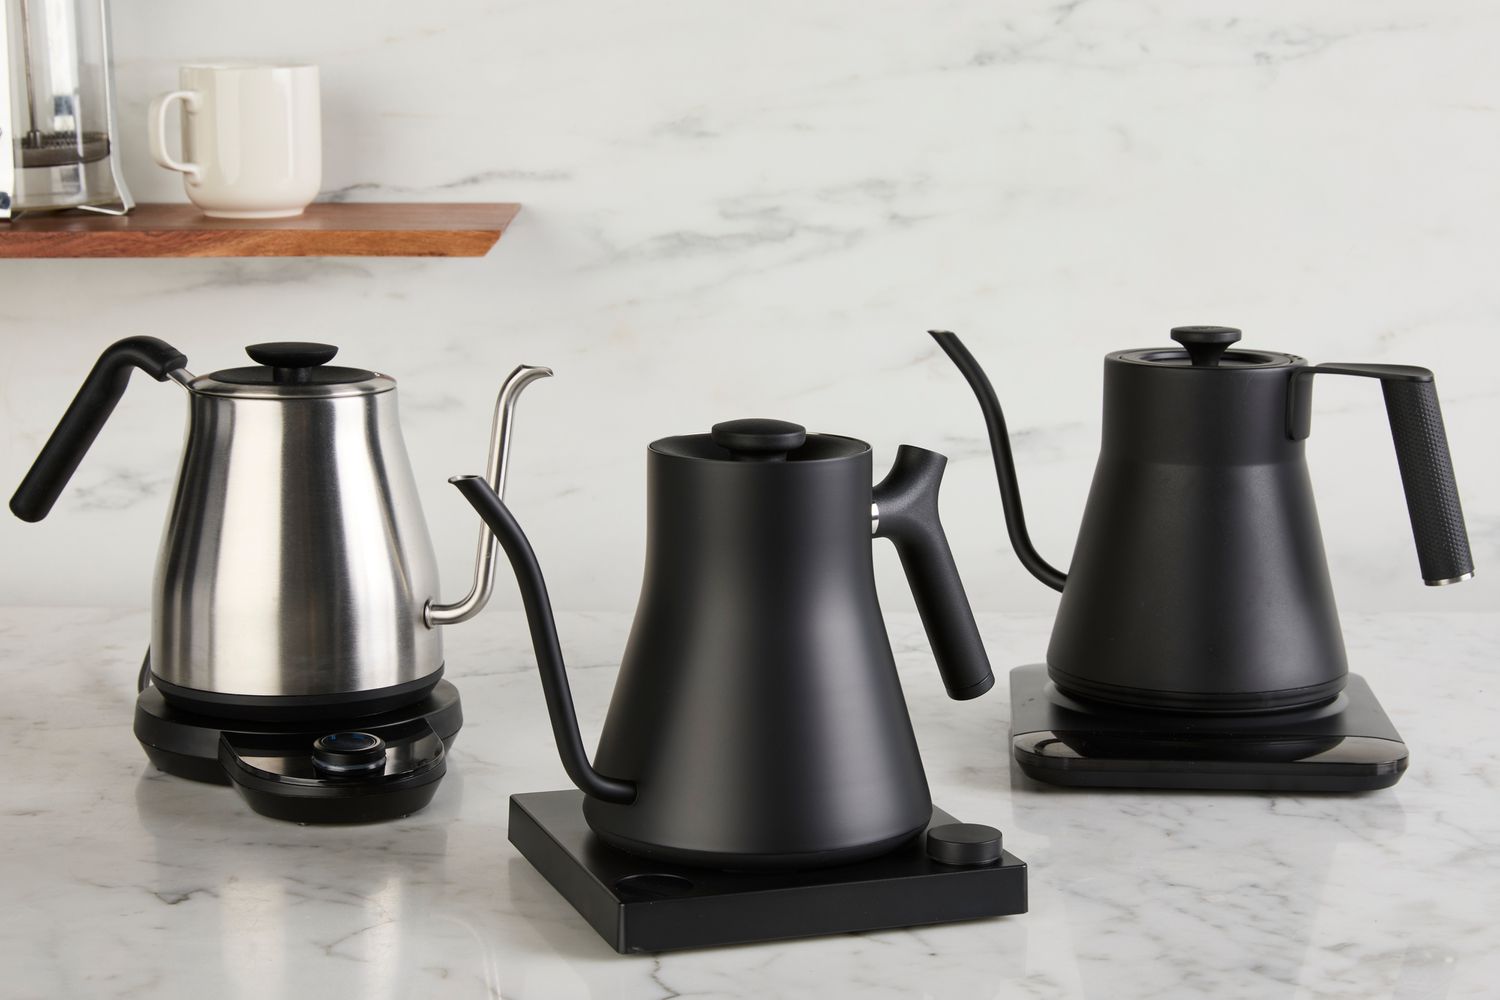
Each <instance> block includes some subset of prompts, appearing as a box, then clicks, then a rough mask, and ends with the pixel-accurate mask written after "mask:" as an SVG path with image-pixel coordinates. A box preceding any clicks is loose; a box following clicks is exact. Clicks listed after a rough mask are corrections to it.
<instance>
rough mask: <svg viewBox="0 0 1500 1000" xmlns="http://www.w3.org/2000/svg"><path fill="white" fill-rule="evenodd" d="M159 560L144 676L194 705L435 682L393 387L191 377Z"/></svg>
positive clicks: (415, 517) (427, 573) (438, 652)
mask: <svg viewBox="0 0 1500 1000" xmlns="http://www.w3.org/2000/svg"><path fill="white" fill-rule="evenodd" d="M187 388H188V390H189V392H190V393H191V394H192V397H191V416H190V422H189V426H188V434H187V445H186V448H185V450H184V452H183V457H182V468H181V471H180V473H179V474H178V478H177V488H176V492H175V494H174V496H173V499H172V507H171V512H170V514H169V515H168V517H167V527H166V532H165V534H164V535H163V536H162V544H161V552H160V555H159V557H158V561H157V568H156V584H155V593H154V596H153V601H152V607H153V621H152V629H151V650H152V655H151V670H152V673H153V675H154V679H155V680H156V682H157V684H158V686H160V687H161V689H162V691H163V692H164V693H167V694H176V695H178V696H179V697H183V696H186V695H187V692H188V691H191V692H193V696H194V697H197V698H198V699H201V700H218V699H220V698H232V699H236V700H243V699H245V698H247V697H248V698H293V699H316V700H326V699H329V698H337V699H342V700H345V701H347V700H348V699H351V698H354V699H385V698H392V697H396V698H399V697H401V696H402V695H405V694H409V693H411V692H413V691H420V690H422V689H424V688H426V687H430V686H431V685H432V684H435V683H436V682H437V680H438V678H439V677H440V675H441V673H442V669H443V642H442V634H441V632H439V630H437V629H434V628H429V627H427V625H426V624H425V622H424V621H423V609H424V607H425V606H426V604H427V602H428V601H430V600H433V599H434V598H435V596H436V595H437V592H438V573H437V561H436V558H435V557H434V555H433V550H432V541H431V539H430V538H429V537H428V533H427V524H426V520H425V519H424V517H423V516H422V506H421V502H420V500H419V499H418V495H417V486H416V482H415V480H414V479H413V477H412V471H411V463H410V461H409V460H408V458H407V453H406V447H405V444H404V442H403V440H402V436H401V426H400V422H399V420H398V418H397V405H396V383H395V380H394V379H391V378H388V377H387V376H384V375H376V376H373V377H371V378H366V379H361V380H359V381H354V382H346V383H331V384H330V383H322V384H319V383H308V384H300V385H299V384H288V385H269V386H261V385H244V384H235V383H231V382H223V381H220V380H218V379H216V378H215V377H214V376H211V375H209V376H200V377H198V378H196V379H193V380H192V381H190V382H189V383H188V386H187Z"/></svg>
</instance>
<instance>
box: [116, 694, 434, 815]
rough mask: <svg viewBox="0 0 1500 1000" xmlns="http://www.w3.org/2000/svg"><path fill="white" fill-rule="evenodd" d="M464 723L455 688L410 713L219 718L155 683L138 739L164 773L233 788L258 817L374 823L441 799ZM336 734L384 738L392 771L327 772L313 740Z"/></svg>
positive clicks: (138, 723)
mask: <svg viewBox="0 0 1500 1000" xmlns="http://www.w3.org/2000/svg"><path fill="white" fill-rule="evenodd" d="M462 724H463V711H462V709H461V707H460V704H459V698H458V689H457V688H455V687H454V686H453V685H452V684H451V683H449V682H448V681H439V682H438V684H437V685H436V686H435V687H433V688H432V690H431V691H430V692H429V693H428V694H427V695H426V696H425V697H424V698H422V699H421V700H419V701H417V702H415V703H413V704H410V705H407V706H405V707H403V708H399V709H396V710H394V711H389V712H384V713H381V714H379V715H368V716H362V717H356V718H344V719H323V720H310V719H299V720H296V721H283V722H256V721H253V720H249V719H226V718H214V717H211V716H207V715H199V714H197V713H194V712H187V711H183V710H182V709H180V708H176V707H174V706H172V705H171V704H169V703H168V702H167V701H166V699H164V698H163V697H162V694H161V692H160V691H159V690H158V689H157V688H156V686H155V685H152V686H150V687H147V688H146V689H145V690H144V691H142V692H141V694H140V697H139V698H137V699H136V706H135V736H136V739H138V740H140V743H141V746H142V747H143V748H144V749H145V751H146V756H147V757H148V758H150V760H151V763H152V764H154V765H155V766H156V767H157V769H158V770H161V771H165V772H166V773H167V774H172V775H176V776H178V777H182V778H189V779H192V780H194V781H204V782H212V783H214V784H220V785H233V786H234V788H235V790H236V791H237V792H239V793H240V795H241V796H242V797H243V798H244V799H245V801H246V803H248V804H249V806H250V808H252V809H254V810H255V811H256V812H258V813H260V814H261V815H263V816H270V817H272V818H274V819H283V820H289V821H291V822H294V823H373V822H378V821H380V820H388V819H396V818H398V817H401V816H406V815H408V814H410V813H413V812H416V811H417V810H419V809H421V808H422V807H424V806H426V805H427V803H429V802H431V801H432V797H433V795H435V794H436V793H437V788H438V783H439V782H440V781H441V780H442V778H443V775H444V774H445V773H447V769H448V763H447V758H448V750H449V748H451V747H452V746H453V741H454V740H455V739H456V738H457V737H458V730H459V727H460V726H462ZM333 733H342V734H348V733H355V734H370V735H372V736H376V737H379V738H380V739H381V740H383V741H384V743H385V747H384V752H385V761H384V764H383V766H378V765H377V766H378V770H375V771H373V772H372V771H364V772H362V773H350V774H337V773H333V772H330V771H329V770H327V769H326V767H325V768H320V767H319V766H318V765H317V764H315V762H314V748H313V742H314V741H315V740H317V739H319V738H320V737H324V736H328V735H330V734H333ZM376 756H377V757H378V754H376Z"/></svg>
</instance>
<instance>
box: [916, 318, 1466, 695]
mask: <svg viewBox="0 0 1500 1000" xmlns="http://www.w3.org/2000/svg"><path fill="white" fill-rule="evenodd" d="M933 336H934V337H935V338H936V339H937V341H938V343H939V345H940V346H941V347H942V348H943V350H944V351H945V352H946V353H947V354H948V355H949V357H950V358H952V359H953V361H954V362H955V363H956V364H957V365H958V367H959V368H960V370H961V371H962V372H963V374H964V375H965V377H966V378H967V379H968V381H969V383H970V385H971V387H972V388H973V389H974V391H975V393H976V395H977V396H978V397H979V399H980V403H981V407H982V408H983V410H984V414H985V419H986V422H987V425H988V429H989V433H990V439H991V444H992V446H993V449H994V454H995V465H996V470H997V473H998V476H999V479H1000V485H1001V494H1002V499H1003V501H1004V504H1005V512H1006V520H1007V524H1008V527H1009V530H1010V535H1011V540H1012V543H1013V544H1014V546H1015V548H1016V551H1017V554H1018V555H1019V556H1020V557H1021V559H1022V562H1023V563H1024V564H1025V565H1026V566H1027V568H1028V569H1030V570H1031V571H1032V573H1033V574H1034V575H1036V576H1037V577H1038V578H1039V579H1041V580H1042V581H1043V582H1044V583H1047V584H1048V585H1049V586H1052V587H1054V588H1056V589H1058V590H1061V591H1062V598H1061V602H1060V604H1059V607H1058V613H1057V619H1056V622H1055V624H1054V626H1053V631H1052V640H1051V644H1050V645H1049V647H1048V650H1047V667H1048V674H1049V676H1050V678H1051V679H1052V682H1053V683H1054V684H1055V685H1056V686H1057V687H1058V688H1059V689H1060V690H1062V691H1063V692H1064V693H1067V694H1070V695H1073V696H1076V697H1079V698H1082V699H1086V700H1089V701H1102V702H1108V703H1113V704H1120V705H1128V706H1131V707H1135V708H1149V709H1158V710H1176V711H1194V712H1215V713H1218V712H1223V713H1236V712H1261V711H1272V710H1278V709H1288V708H1295V707H1299V706H1307V705H1314V704H1318V703H1321V702H1326V701H1328V700H1329V699H1331V698H1333V697H1335V696H1336V695H1337V694H1338V693H1339V692H1340V691H1341V690H1342V689H1343V687H1344V683H1345V679H1346V677H1347V674H1348V665H1347V661H1346V658H1345V654H1344V642H1343V635H1342V632H1341V630H1340V627H1339V621H1338V611H1337V608H1336V606H1335V603H1334V596H1333V585H1332V582H1331V581H1330V578H1329V573H1328V565H1327V561H1326V558H1325V556H1324V551H1323V538H1322V534H1321V531H1320V529H1319V525H1318V517H1317V510H1316V506H1315V503H1314V500H1313V491H1312V482H1311V479H1310V477H1309V474H1308V467H1307V461H1306V457H1305V439H1306V438H1307V436H1308V431H1309V427H1310V419H1311V418H1310V404H1311V392H1312V376H1314V375H1315V374H1317V373H1319V372H1323V373H1330V374H1345V375H1362V376H1369V377H1374V378H1378V379H1380V380H1381V382H1382V384H1383V386H1384V390H1385V399H1386V406H1387V410H1388V414H1389V416H1390V423H1391V430H1392V433H1393V436H1394V438H1395V443H1396V453H1397V458H1398V460H1399V464H1400V468H1401V475H1402V480H1403V483H1404V485H1405V491H1406V497H1407V503H1408V506H1409V509H1410V512H1411V520H1412V528H1413V531H1414V533H1415V536H1416V541H1417V552H1418V556H1419V559H1420V562H1421V569H1422V575H1423V577H1424V578H1425V579H1426V580H1427V582H1428V583H1429V584H1434V585H1436V584H1443V583H1452V582H1455V581H1458V580H1462V579H1467V578H1468V577H1469V576H1470V575H1472V572H1473V563H1472V560H1471V558H1470V553H1469V543H1468V536H1467V534H1466V532H1465V528H1464V521H1463V514H1462V511H1461V508H1460V506H1459V501H1458V492H1457V488H1456V487H1455V485H1454V480H1453V469H1452V463H1451V459H1450V457H1449V453H1448V444H1447V439H1446V436H1445V434H1444V428H1443V420H1442V413H1441V411H1440V409H1439V407H1438V399H1437V393H1436V390H1435V388H1434V383H1433V378H1432V373H1431V372H1430V371H1428V370H1427V369H1425V368H1413V367H1407V366H1399V365H1320V366H1316V367H1314V366H1309V365H1308V363H1307V362H1306V361H1305V360H1304V359H1302V358H1300V357H1296V356H1294V355H1290V354H1280V353H1274V352H1267V351H1245V350H1230V349H1229V348H1230V346H1231V345H1232V344H1234V343H1235V342H1236V341H1238V340H1239V336H1240V335H1239V331H1238V330H1233V329H1230V328H1226V327H1179V328H1177V329H1175V330H1173V331H1172V336H1173V338H1174V339H1176V340H1178V341H1179V342H1180V343H1181V344H1182V347H1181V348H1160V349H1145V350H1130V351H1118V352H1115V353H1112V354H1109V355H1108V356H1106V358H1105V360H1104V420H1103V439H1102V444H1101V447H1100V454H1099V462H1098V465H1097V466H1096V468H1095V472H1094V481H1093V485H1092V487H1091V489H1090V491H1089V497H1088V502H1087V504H1086V506H1085V508H1084V514H1083V522H1082V525H1081V527H1080V529H1079V533H1078V542H1077V546H1076V548H1075V551H1074V555H1073V565H1072V568H1071V570H1070V571H1069V572H1068V573H1067V574H1066V576H1065V575H1064V574H1063V573H1061V572H1059V571H1058V570H1056V569H1053V568H1052V567H1051V566H1049V565H1047V564H1046V563H1045V562H1043V561H1042V559H1041V558H1040V557H1039V556H1038V555H1037V554H1036V551H1035V549H1033V548H1032V546H1031V542H1030V540H1029V538H1027V536H1026V527H1025V519H1024V516H1023V515H1022V513H1021V505H1020V499H1019V494H1018V491H1017V488H1016V485H1015V472H1014V469H1013V467H1012V461H1011V456H1010V449H1009V444H1008V442H1007V440H1006V432H1005V425H1004V419H1003V417H1002V416H1001V413H1000V408H999V403H998V401H997V400H996V398H995V395H994V390H993V389H992V388H991V386H990V384H989V380H988V379H987V378H985V376H984V373H983V372H982V371H981V370H980V368H979V366H978V363H977V362H975V360H974V358H973V356H972V355H970V354H969V353H968V351H967V350H966V349H965V348H964V346H963V345H962V344H961V343H960V342H959V341H958V338H956V337H954V336H953V335H952V334H951V333H934V334H933Z"/></svg>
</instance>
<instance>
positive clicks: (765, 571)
mask: <svg viewBox="0 0 1500 1000" xmlns="http://www.w3.org/2000/svg"><path fill="white" fill-rule="evenodd" d="M946 463H947V459H945V458H944V457H943V456H942V455H939V454H936V453H935V452H931V451H926V450H924V449H921V448H913V447H910V446H902V447H901V448H900V449H899V451H898V452H897V455H896V461H895V464H894V466H893V467H892V469H891V472H890V474H889V475H888V476H887V477H886V478H885V480H884V481H883V482H881V483H880V484H879V485H878V486H876V487H874V489H873V490H872V489H871V486H870V483H871V478H872V476H871V473H872V462H871V452H870V446H869V445H868V444H866V443H865V442H863V441H859V440H856V439H854V438H849V437H841V436H838V435H833V434H808V433H806V432H805V431H804V430H803V428H801V427H799V426H798V425H796V424H791V423H786V422H784V421H775V420H738V421H731V422H728V423H722V424H717V425H715V427H714V428H713V432H712V433H711V434H691V435H684V436H680V437H669V438H664V439H662V440H659V441H656V442H654V443H653V444H651V446H650V448H649V451H648V466H647V490H648V494H647V496H648V512H647V543H646V550H647V551H646V572H645V580H644V583H643V585H642V590H641V596H640V603H639V605H638V607H637V611H636V617H635V622H634V625H633V627H632V629H631V633H630V639H629V642H628V643H627V645H626V649H625V655H624V659H623V661H622V663H621V666H620V674H619V679H618V681H617V683H616V686H615V693H614V698H613V700H612V701H611V703H610V709H609V714H608V717H607V719H606V720H605V724H604V732H603V736H602V738H601V739H600V742H599V751H598V753H597V755H596V756H595V760H594V762H593V763H590V762H589V759H588V757H587V755H586V754H585V752H584V749H583V744H582V741H581V739H580V737H579V733H578V723H577V719H576V717H575V715H574V712H573V706H572V700H571V695H570V694H569V690H568V682H567V677H566V674H565V673H564V670H563V662H562V655H561V652H560V650H559V646H558V640H557V631H556V628H555V625H554V623H553V620H552V612H551V607H550V604H549V602H548V599H547V591H546V586H545V584H544V583H543V580H542V575H541V570H540V568H539V566H538V564H537V560H536V555H535V553H534V552H533V551H532V549H531V546H530V544H529V543H528V542H527V540H526V536H525V535H524V534H523V533H522V531H521V528H520V526H519V525H518V524H517V522H516V519H515V518H514V517H513V516H512V515H511V513H510V511H509V510H507V509H506V507H505V505H504V504H503V503H502V502H501V501H500V499H499V498H498V497H497V496H496V495H495V492H494V490H492V489H491V488H490V487H489V484H488V483H486V482H485V480H483V479H482V478H479V477H472V476H469V477H457V478H455V479H454V480H453V482H454V484H455V485H456V486H457V487H458V488H459V489H460V490H461V491H462V492H463V494H464V496H465V497H466V498H467V499H468V500H469V502H470V503H472V504H473V505H474V507H475V509H476V510H477V511H478V512H479V514H480V516H481V517H482V518H484V520H485V522H486V523H487V524H488V525H489V526H490V528H491V530H493V531H494V533H495V535H496V536H497V537H498V538H499V540H500V545H501V547H502V548H503V549H504V550H505V553H506V555H507V556H508V557H509V558H510V561H511V565H512V567H513V568H514V569H515V572H516V578H517V580H518V581H519V583H520V586H521V594H522V598H523V601H524V603H525V606H526V612H527V615H528V618H529V620H530V626H531V633H532V640H533V643H534V645H535V647H536V654H537V660H538V664H539V666H540V669H541V678H542V682H543V686H544V690H545V693H546V698H547V707H548V710H549V712H550V713H551V720H552V726H553V733H554V736H555V737H556V740H557V745H558V750H559V752H560V754H561V756H562V759H563V764H564V766H565V767H566V769H567V771H568V775H569V777H571V778H572V779H573V781H574V783H575V784H577V785H578V787H579V788H580V789H582V790H583V791H584V792H585V793H586V794H587V798H586V800H585V803H584V816H585V818H586V819H587V821H588V824H589V826H590V827H591V828H592V829H593V830H594V832H595V833H596V834H598V835H599V836H600V837H601V838H603V839H604V840H605V841H606V842H608V843H610V844H612V845H614V846H616V847H619V848H621V849H623V850H626V851H628V852H631V853H634V854H638V855H642V856H645V857H650V858H655V859H660V860H666V861H673V862H678V863H682V864H690V865H699V866H707V867H715V868H722V869H735V870H741V869H747V870H748V869H778V868H779V869H794V868H817V867H823V866H829V865H837V864H844V863H848V862H853V861H857V860H860V859H862V858H868V857H873V856H876V855H879V854H881V853H883V852H886V851H890V850H892V849H894V848H896V847H898V846H900V845H901V844H903V843H904V842H906V841H908V840H910V839H911V838H912V837H914V836H915V835H917V834H918V833H920V832H921V831H922V829H923V828H924V827H925V826H926V825H927V823H928V822H929V820H930V819H931V817H932V801H931V798H930V797H929V793H928V788H927V779H926V777H925V775H924V773H923V770H922V761H921V757H920V756H919V754H918V752H917V745H916V739H915V737H914V735H913V733H912V726H911V719H910V717H909V716H908V714H907V709H906V702H905V699H904V697H903V695H902V692H901V684H900V681H899V680H898V679H897V675H896V665H895V661H894V658H893V656H892V652H891V645H890V639H889V638H888V636H887V635H886V631H885V624H884V622H883V620H882V618H881V612H880V604H879V601H878V599H877V597H876V593H875V578H874V565H873V559H872V555H871V543H870V540H871V537H872V535H873V536H875V537H886V538H890V539H891V540H892V541H893V542H894V543H895V545H896V549H897V552H898V553H899V555H900V557H901V561H902V564H903V566H904V567H905V569H906V573H907V577H908V580H909V581H910V583H911V585H912V590H913V592H914V594H915V595H916V598H917V605H918V609H919V611H920V612H921V615H922V620H923V623H924V625H925V626H926V629H927V635H928V638H929V640H930V642H931V644H932V648H933V652H934V654H935V658H936V660H937V665H938V669H939V672H940V673H941V674H942V677H943V681H944V684H945V685H946V687H947V689H948V693H949V695H950V696H952V697H953V698H955V699H967V698H973V697H977V696H978V695H981V694H983V693H984V692H985V691H987V690H989V689H990V687H991V686H992V685H993V684H994V677H993V675H992V674H991V672H990V665H989V660H988V658H987V657H986V655H985V652H984V647H983V645H982V644H981V642H980V639H979V633H978V630H977V628H976V627H975V624H974V616H973V613H972V612H971V611H970V608H969V603H968V599H967V597H966V596H965V594H964V590H963V584H962V583H961V581H960V580H959V577H958V572H957V569H956V567H955V565H954V562H953V556H952V553H951V552H950V551H949V548H948V543H947V540H946V538H945V537H944V534H943V530H942V526H941V524H940V523H939V521H938V507H937V500H938V488H939V484H940V482H941V479H942V473H943V468H944V466H945V465H946Z"/></svg>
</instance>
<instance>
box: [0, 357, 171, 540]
mask: <svg viewBox="0 0 1500 1000" xmlns="http://www.w3.org/2000/svg"><path fill="white" fill-rule="evenodd" d="M186 364H187V358H185V357H183V354H182V352H181V351H179V350H177V348H175V347H173V346H172V345H170V344H168V343H166V342H165V341H161V340H157V339H156V338H155V337H127V338H125V339H124V340H120V341H116V342H115V343H113V344H111V345H110V346H109V347H108V348H106V349H105V351H104V353H103V354H101V355H100V356H99V360H98V361H96V362H94V367H93V369H92V370H91V371H90V372H89V377H88V378H86V379H84V382H83V388H81V389H79V390H78V395H76V396H74V397H73V402H72V403H71V404H69V406H68V410H67V412H66V413H64V414H63V416H62V420H60V421H58V424H57V429H56V430H54V431H53V432H52V436H51V437H50V438H48V439H47V443H46V445H44V446H43V447H42V452H41V454H40V455H38V456H37V457H36V461H35V462H33V463H32V464H31V471H30V472H28V473H26V478H25V479H23V480H21V485H20V486H18V487H17V488H16V492H15V495H14V496H12V497H11V498H10V509H11V513H13V514H15V515H16V516H17V517H19V518H20V519H21V520H23V521H40V520H41V519H42V518H44V517H46V516H47V512H48V511H50V510H51V509H52V505H53V504H55V503H56V502H57V498H58V497H59V496H60V495H61V494H62V491H63V488H64V487H66V486H67V485H68V480H69V479H71V478H73V473H74V472H75V471H77V469H78V463H80V462H82V461H83V456H84V455H85V454H86V453H87V452H88V450H89V446H90V445H92V444H93V443H94V439H95V438H97V437H98V436H99V432H100V431H101V430H102V429H103V428H104V422H105V421H106V420H108V419H109V415H110V414H111V413H113V412H114V409H115V404H116V403H118V402H119V401H120V397H121V396H123V395H124V394H125V386H127V385H128V384H130V372H131V370H132V369H135V368H139V369H140V370H141V371H143V372H145V373H146V374H148V375H150V376H151V377H152V378H154V379H156V380H157V381H158V382H161V381H164V380H165V379H166V377H167V373H168V372H171V371H175V370H176V369H178V368H182V367H184V366H185V365H186Z"/></svg>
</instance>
